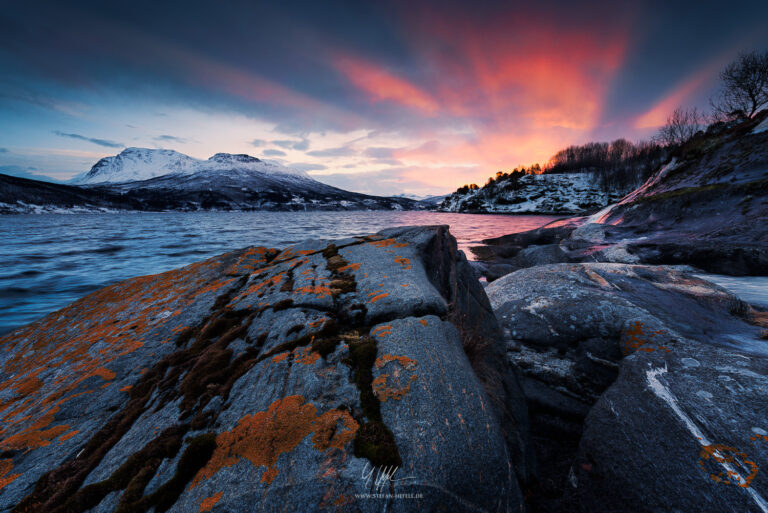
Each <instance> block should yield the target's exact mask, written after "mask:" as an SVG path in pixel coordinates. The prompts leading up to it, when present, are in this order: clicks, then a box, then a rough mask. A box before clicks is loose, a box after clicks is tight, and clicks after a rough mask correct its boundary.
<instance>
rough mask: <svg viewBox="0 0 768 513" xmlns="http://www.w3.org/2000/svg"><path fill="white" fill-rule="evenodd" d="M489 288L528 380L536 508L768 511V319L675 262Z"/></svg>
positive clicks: (557, 272) (596, 267) (550, 268)
mask: <svg viewBox="0 0 768 513" xmlns="http://www.w3.org/2000/svg"><path fill="white" fill-rule="evenodd" d="M486 292H487V294H488V297H489V299H490V301H491V304H492V306H493V308H494V310H495V311H496V313H497V315H498V318H499V321H500V324H501V326H502V329H503V331H504V336H505V338H506V340H507V345H508V358H509V360H510V362H511V363H514V364H515V365H516V366H517V367H519V369H520V372H521V374H522V376H523V390H524V393H525V395H526V399H527V401H528V407H529V412H530V415H531V433H532V437H533V441H534V447H535V449H536V452H537V455H538V458H539V464H540V467H539V478H540V479H539V487H538V488H534V489H535V491H534V492H533V493H532V494H531V496H530V497H529V503H530V505H532V506H533V507H534V509H536V510H537V511H583V512H605V511H611V512H649V513H650V512H653V513H657V512H667V511H675V512H678V511H679V512H690V511H707V512H737V511H739V512H742V511H743V512H752V511H755V512H764V511H766V508H768V506H766V503H765V497H766V495H768V481H767V480H766V478H765V474H764V473H761V472H762V471H761V470H759V469H761V468H764V467H766V466H768V439H766V438H763V437H762V433H763V431H768V425H767V424H766V422H767V421H766V419H768V401H766V400H765V398H766V397H768V396H766V393H767V392H768V340H765V332H764V328H765V327H766V323H767V321H768V319H766V315H765V314H764V313H761V312H756V311H754V310H752V309H751V308H750V307H749V306H748V305H747V304H745V303H743V302H742V301H740V300H739V299H737V298H736V297H734V296H733V295H731V294H729V293H728V292H726V291H725V290H724V289H722V288H720V287H718V286H717V285H714V284H712V283H710V282H707V281H705V280H702V279H700V278H697V277H695V276H693V275H692V274H690V273H688V272H686V271H685V270H684V269H679V268H670V267H654V266H643V265H625V264H556V265H546V266H539V267H533V268H530V269H523V270H519V271H516V272H514V273H511V274H509V275H507V276H504V277H503V278H501V279H499V280H497V281H495V282H493V283H491V284H489V285H488V287H487V288H486ZM729 472H730V474H729ZM537 508H538V509H537Z"/></svg>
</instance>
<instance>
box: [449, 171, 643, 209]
mask: <svg viewBox="0 0 768 513" xmlns="http://www.w3.org/2000/svg"><path fill="white" fill-rule="evenodd" d="M627 192H628V191H626V190H609V191H605V190H603V189H601V188H600V187H598V186H597V185H596V180H595V177H594V176H593V175H592V174H591V173H560V174H526V175H522V176H515V175H512V176H510V177H509V178H507V179H503V180H500V181H498V182H492V183H490V184H488V185H486V186H484V187H476V186H475V187H462V188H460V189H459V190H457V191H456V192H454V193H453V194H451V195H450V196H448V197H447V198H445V200H443V201H442V202H441V203H440V204H439V205H438V210H441V211H444V212H489V213H508V214H579V213H584V212H593V211H595V210H597V209H599V208H601V207H604V206H606V205H609V204H611V203H614V202H615V201H617V200H618V199H620V198H621V197H623V196H624V195H625V194H626V193H627Z"/></svg>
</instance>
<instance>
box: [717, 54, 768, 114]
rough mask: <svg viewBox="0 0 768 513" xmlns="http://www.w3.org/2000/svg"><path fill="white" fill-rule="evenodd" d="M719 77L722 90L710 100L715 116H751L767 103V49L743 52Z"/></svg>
mask: <svg viewBox="0 0 768 513" xmlns="http://www.w3.org/2000/svg"><path fill="white" fill-rule="evenodd" d="M720 80H721V81H722V84H721V87H720V91H719V92H718V95H717V97H716V98H713V99H712V100H711V103H712V109H713V111H714V114H715V117H716V118H718V119H720V120H729V119H735V118H740V117H747V118H751V117H752V116H754V115H755V113H757V112H758V111H759V110H760V109H762V108H763V107H765V106H766V105H768V51H766V52H763V53H759V52H754V51H753V52H748V53H742V54H740V55H739V58H738V59H737V60H736V61H734V62H732V63H730V64H729V65H728V66H726V68H725V69H724V70H723V71H722V72H721V73H720Z"/></svg>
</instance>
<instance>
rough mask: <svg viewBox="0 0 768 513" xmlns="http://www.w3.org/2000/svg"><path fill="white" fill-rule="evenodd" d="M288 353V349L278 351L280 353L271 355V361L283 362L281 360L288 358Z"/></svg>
mask: <svg viewBox="0 0 768 513" xmlns="http://www.w3.org/2000/svg"><path fill="white" fill-rule="evenodd" d="M290 354H291V353H290V352H288V351H286V352H284V353H280V354H278V355H275V356H273V357H272V361H273V362H274V363H280V362H283V361H285V360H286V359H288V356H290Z"/></svg>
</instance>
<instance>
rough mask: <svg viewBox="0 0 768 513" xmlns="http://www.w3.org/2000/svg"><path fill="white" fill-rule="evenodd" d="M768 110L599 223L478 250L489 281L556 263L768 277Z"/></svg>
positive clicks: (699, 149) (698, 150) (705, 139)
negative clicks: (674, 268) (627, 265)
mask: <svg viewBox="0 0 768 513" xmlns="http://www.w3.org/2000/svg"><path fill="white" fill-rule="evenodd" d="M766 119H768V110H766V111H764V112H763V113H762V114H759V115H757V116H756V117H755V119H753V120H748V121H745V122H743V123H740V124H737V125H734V126H730V127H725V128H719V129H717V128H715V129H712V130H711V131H710V132H708V133H707V134H700V135H697V136H696V137H694V138H693V139H692V140H690V141H689V142H688V143H686V144H685V145H684V146H683V147H682V148H680V149H679V150H677V152H676V153H675V154H674V156H673V158H672V160H671V161H670V162H668V163H667V164H666V165H664V166H663V167H661V168H660V169H659V170H658V171H657V172H656V173H655V174H654V175H653V176H651V178H649V179H648V181H647V182H646V183H645V184H644V185H643V186H642V187H640V188H638V189H637V190H635V191H634V192H632V193H630V194H629V195H627V196H626V197H625V198H623V199H622V200H621V201H620V202H618V203H617V204H615V205H613V206H611V207H608V208H606V209H604V210H602V211H600V212H598V213H596V214H595V215H592V216H590V217H583V218H574V219H569V220H565V221H559V222H555V223H553V224H552V225H549V226H548V227H545V228H542V229H538V230H534V231H532V232H526V233H520V234H512V235H507V236H503V237H498V238H495V239H489V240H485V241H483V242H484V243H485V244H486V245H485V246H481V247H478V248H473V252H475V253H476V254H477V255H478V257H479V258H480V259H481V260H483V261H484V262H485V263H484V264H483V265H482V266H481V267H482V271H483V272H484V273H485V274H486V275H487V276H488V278H489V279H490V280H493V279H496V278H498V277H499V276H502V275H504V274H506V273H509V272H511V271H513V270H515V269H522V268H526V267H531V266H534V265H541V264H546V263H556V262H617V263H630V264H631V263H645V264H665V265H668V264H673V265H676V264H684V265H692V266H695V267H698V268H700V269H703V270H705V271H708V272H712V273H718V274H730V275H768V230H766V226H768V130H763V129H761V128H760V126H763V125H764V123H765V120H766Z"/></svg>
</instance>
